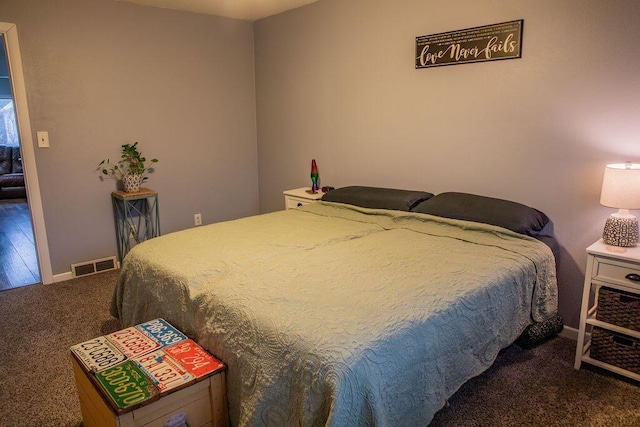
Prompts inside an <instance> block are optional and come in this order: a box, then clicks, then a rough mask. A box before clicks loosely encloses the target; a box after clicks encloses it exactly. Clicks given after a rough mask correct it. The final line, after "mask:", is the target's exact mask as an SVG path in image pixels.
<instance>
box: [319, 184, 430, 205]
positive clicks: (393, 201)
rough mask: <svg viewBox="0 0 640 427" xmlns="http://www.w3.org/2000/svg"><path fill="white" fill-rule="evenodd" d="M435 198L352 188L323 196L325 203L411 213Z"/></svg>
mask: <svg viewBox="0 0 640 427" xmlns="http://www.w3.org/2000/svg"><path fill="white" fill-rule="evenodd" d="M430 197H433V194H431V193H427V192H426V191H411V190H396V189H394V188H378V187H361V186H355V185H354V186H350V187H342V188H338V189H336V190H331V191H329V192H328V193H326V194H325V195H324V196H322V201H323V202H336V203H346V204H349V205H354V206H360V207H362V208H370V209H393V210H399V211H410V210H411V209H412V208H413V207H415V206H416V205H417V204H418V203H420V202H422V201H424V200H427V199H428V198H430Z"/></svg>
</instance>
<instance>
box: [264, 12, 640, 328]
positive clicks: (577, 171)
mask: <svg viewBox="0 0 640 427" xmlns="http://www.w3.org/2000/svg"><path fill="white" fill-rule="evenodd" d="M515 19H524V41H523V50H522V52H523V57H522V58H521V59H514V60H506V61H495V62H488V63H479V64H464V65H453V66H446V67H438V68H432V69H422V70H416V69H415V68H414V60H413V58H414V56H415V54H414V50H415V37H416V36H421V35H427V34H434V33H439V32H444V31H451V30H458V29H464V28H469V27H474V26H479V25H487V24H494V23H499V22H504V21H510V20H515ZM254 31H255V51H256V53H255V57H256V93H257V96H256V100H257V101H256V102H257V123H258V160H259V171H260V204H261V211H263V212H268V211H273V210H277V209H281V208H282V204H283V201H282V194H281V192H282V190H285V189H288V188H295V187H298V186H304V185H310V179H309V171H310V160H311V159H312V158H315V159H316V160H317V162H318V168H319V172H320V177H321V183H322V184H324V185H333V186H336V187H339V186H344V185H352V184H361V185H378V186H386V187H398V188H409V189H422V190H428V191H431V192H435V193H439V192H444V191H464V192H473V193H478V194H483V195H487V196H493V197H500V198H506V199H511V200H515V201H518V202H521V203H525V204H528V205H530V206H534V207H536V208H538V209H541V210H543V211H544V212H546V213H547V214H548V215H549V216H550V217H551V219H552V220H553V223H554V227H555V235H556V237H557V240H558V241H559V244H560V245H561V260H560V263H559V269H560V275H559V277H560V283H559V286H560V313H561V315H562V316H563V317H564V319H565V323H566V324H568V325H570V326H573V327H576V326H577V323H578V316H579V309H580V297H581V292H582V281H583V273H584V267H585V262H586V255H585V248H586V247H587V246H588V245H589V244H591V243H592V242H594V241H595V240H597V239H598V238H599V237H600V234H601V232H602V228H603V226H604V221H605V219H606V217H607V216H608V215H609V214H610V213H611V212H612V210H611V209H608V208H604V207H601V206H600V205H599V203H598V202H599V193H600V185H601V181H602V174H603V170H604V165H605V164H607V163H610V162H620V161H625V160H632V161H636V162H638V161H640V142H639V140H638V138H640V137H639V135H640V120H638V117H640V73H638V71H637V70H638V69H640V47H639V46H640V43H639V42H640V2H638V1H635V0H611V1H606V2H605V1H601V0H563V1H557V0H539V1H524V0H456V1H453V2H452V1H441V0H396V1H389V0H320V1H319V2H317V3H314V4H311V5H308V6H305V7H303V8H300V9H297V10H293V11H291V12H289V13H285V14H281V15H278V16H274V17H270V18H266V19H264V20H261V21H258V22H257V23H256V24H255V27H254ZM636 214H638V212H636Z"/></svg>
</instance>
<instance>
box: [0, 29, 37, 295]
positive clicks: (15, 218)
mask: <svg viewBox="0 0 640 427" xmlns="http://www.w3.org/2000/svg"><path fill="white" fill-rule="evenodd" d="M19 135H20V133H19V131H18V122H17V120H16V112H15V102H14V99H13V91H12V82H11V75H10V73H9V62H8V58H7V48H6V42H5V36H4V34H0V290H5V289H10V288H15V287H20V286H25V285H31V284H34V283H38V282H40V272H39V267H38V257H37V252H36V245H35V240H34V234H33V225H32V223H31V211H30V209H29V203H28V198H27V191H26V185H25V179H24V172H23V166H22V154H21V150H20V137H19Z"/></svg>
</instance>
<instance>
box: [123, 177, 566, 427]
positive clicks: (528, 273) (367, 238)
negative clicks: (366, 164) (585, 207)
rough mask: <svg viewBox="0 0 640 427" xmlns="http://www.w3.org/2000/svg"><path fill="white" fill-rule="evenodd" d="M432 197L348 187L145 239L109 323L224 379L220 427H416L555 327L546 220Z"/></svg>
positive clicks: (512, 207)
mask: <svg viewBox="0 0 640 427" xmlns="http://www.w3.org/2000/svg"><path fill="white" fill-rule="evenodd" d="M431 196H433V195H432V194H430V193H425V192H408V191H405V190H388V189H372V188H369V187H353V188H352V187H347V188H346V189H344V190H343V189H338V190H335V192H330V193H327V195H325V197H323V200H322V201H319V202H316V203H312V204H310V205H306V206H303V207H300V208H297V209H289V210H285V211H280V212H274V213H269V214H263V215H257V216H253V217H249V218H243V219H238V220H234V221H227V222H222V223H217V224H212V225H208V226H203V227H198V228H194V229H189V230H184V231H180V232H176V233H171V234H168V235H165V236H162V237H158V238H155V239H151V240H149V241H147V242H144V243H142V244H140V245H137V246H136V247H134V248H133V249H132V250H131V251H130V252H129V254H128V255H127V257H126V258H125V259H124V261H123V264H122V267H121V270H120V274H119V278H118V282H117V285H116V290H115V294H114V299H113V304H112V313H113V314H114V315H115V316H117V317H118V318H119V319H120V321H121V323H122V326H123V327H124V326H129V325H134V324H137V323H141V322H144V321H147V320H149V319H153V318H157V317H162V318H165V319H166V320H168V321H169V322H171V323H172V324H174V325H175V326H176V327H178V328H179V329H181V330H182V331H183V332H185V333H186V334H187V335H188V336H190V337H192V338H194V339H195V340H196V341H197V342H198V343H199V344H200V345H202V346H203V347H205V348H206V349H207V350H209V351H210V352H211V353H213V354H214V355H216V356H217V357H219V358H220V359H221V360H223V361H224V362H225V363H227V365H228V377H227V395H228V401H229V414H230V418H231V423H232V425H239V426H263V425H266V426H285V425H304V426H320V425H328V426H346V425H349V426H358V425H362V426H371V425H388V426H419V425H428V424H429V422H430V421H431V419H432V417H433V415H434V414H435V413H436V412H437V411H438V410H439V409H440V408H442V407H443V406H444V405H445V403H446V400H447V399H448V398H449V397H450V396H451V395H453V394H454V393H455V392H456V391H457V390H458V388H459V387H460V386H461V385H462V384H463V383H464V382H465V381H467V380H468V379H470V378H472V377H474V376H477V375H479V374H480V373H481V372H483V371H484V370H486V369H487V368H488V367H489V366H490V365H491V364H492V363H493V361H494V360H495V358H496V356H497V354H498V352H499V351H500V350H501V349H503V348H505V347H507V346H509V345H511V344H512V343H513V342H514V341H515V340H516V339H518V337H519V336H521V334H522V333H523V331H525V330H526V329H527V328H528V327H531V326H532V325H536V324H540V322H545V321H546V320H548V319H550V318H552V317H553V316H555V315H556V311H557V287H556V274H555V260H554V256H553V252H552V251H551V249H550V247H549V246H548V245H547V244H545V243H542V242H541V241H540V239H539V238H538V237H539V236H538V234H539V233H541V231H542V230H543V229H544V228H545V227H547V224H548V218H547V217H546V216H545V215H544V214H543V213H542V212H540V211H537V210H535V209H532V208H529V207H527V206H524V205H520V204H517V203H514V202H509V201H502V200H498V199H490V198H484V197H481V196H475V195H467V194H462V193H445V194H441V195H438V196H435V197H431ZM441 196H444V197H441ZM505 203H506V204H505ZM443 212H444V213H443ZM474 212H475V213H474ZM478 212H479V213H478ZM474 215H475V216H474Z"/></svg>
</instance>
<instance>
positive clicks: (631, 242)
mask: <svg viewBox="0 0 640 427" xmlns="http://www.w3.org/2000/svg"><path fill="white" fill-rule="evenodd" d="M602 240H604V242H605V243H606V244H607V245H612V246H620V247H623V248H629V247H631V246H635V245H636V244H637V243H638V218H636V217H635V216H629V217H619V216H613V215H612V216H610V217H609V218H607V222H606V223H605V225H604V231H603V232H602Z"/></svg>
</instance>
